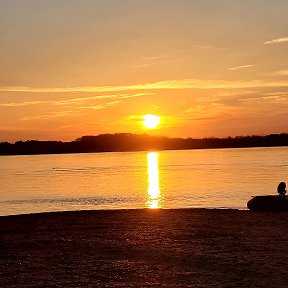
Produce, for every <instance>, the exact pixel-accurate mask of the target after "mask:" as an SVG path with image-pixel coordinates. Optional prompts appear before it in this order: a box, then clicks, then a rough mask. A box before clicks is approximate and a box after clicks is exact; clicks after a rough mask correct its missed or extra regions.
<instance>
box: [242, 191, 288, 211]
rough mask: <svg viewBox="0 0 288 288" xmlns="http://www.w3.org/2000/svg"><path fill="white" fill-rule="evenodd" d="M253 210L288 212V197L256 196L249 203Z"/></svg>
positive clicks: (249, 207)
mask: <svg viewBox="0 0 288 288" xmlns="http://www.w3.org/2000/svg"><path fill="white" fill-rule="evenodd" d="M247 207H248V209H250V210H253V211H275V212H280V211H286V212H288V197H285V196H278V195H266V196H265V195H264V196H255V197H253V198H252V199H250V200H249V201H248V203H247Z"/></svg>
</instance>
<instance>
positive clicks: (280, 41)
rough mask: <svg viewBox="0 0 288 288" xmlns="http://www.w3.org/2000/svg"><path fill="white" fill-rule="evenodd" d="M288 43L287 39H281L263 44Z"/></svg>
mask: <svg viewBox="0 0 288 288" xmlns="http://www.w3.org/2000/svg"><path fill="white" fill-rule="evenodd" d="M285 42H288V37H282V38H277V39H273V40H270V41H266V42H264V44H278V43H285Z"/></svg>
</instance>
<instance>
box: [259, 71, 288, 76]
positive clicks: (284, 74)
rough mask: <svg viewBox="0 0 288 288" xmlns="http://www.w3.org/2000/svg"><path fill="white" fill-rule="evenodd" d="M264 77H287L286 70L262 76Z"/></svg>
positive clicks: (287, 72)
mask: <svg viewBox="0 0 288 288" xmlns="http://www.w3.org/2000/svg"><path fill="white" fill-rule="evenodd" d="M263 75H265V76H288V69H284V70H279V71H274V72H271V73H265V74H263Z"/></svg>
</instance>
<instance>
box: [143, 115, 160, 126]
mask: <svg viewBox="0 0 288 288" xmlns="http://www.w3.org/2000/svg"><path fill="white" fill-rule="evenodd" d="M142 118H143V122H142V123H143V125H144V126H145V127H146V128H147V129H155V128H157V126H158V125H159V124H160V117H159V116H156V115H152V114H146V115H144V116H143V117H142Z"/></svg>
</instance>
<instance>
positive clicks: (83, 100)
mask: <svg viewBox="0 0 288 288" xmlns="http://www.w3.org/2000/svg"><path fill="white" fill-rule="evenodd" d="M153 94H154V93H137V94H113V95H97V96H91V97H78V98H72V99H65V100H55V101H53V100H43V101H25V102H10V103H0V107H23V106H30V105H41V104H52V105H79V104H84V103H86V102H89V101H97V100H102V99H128V98H134V97H142V96H147V95H153Z"/></svg>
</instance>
